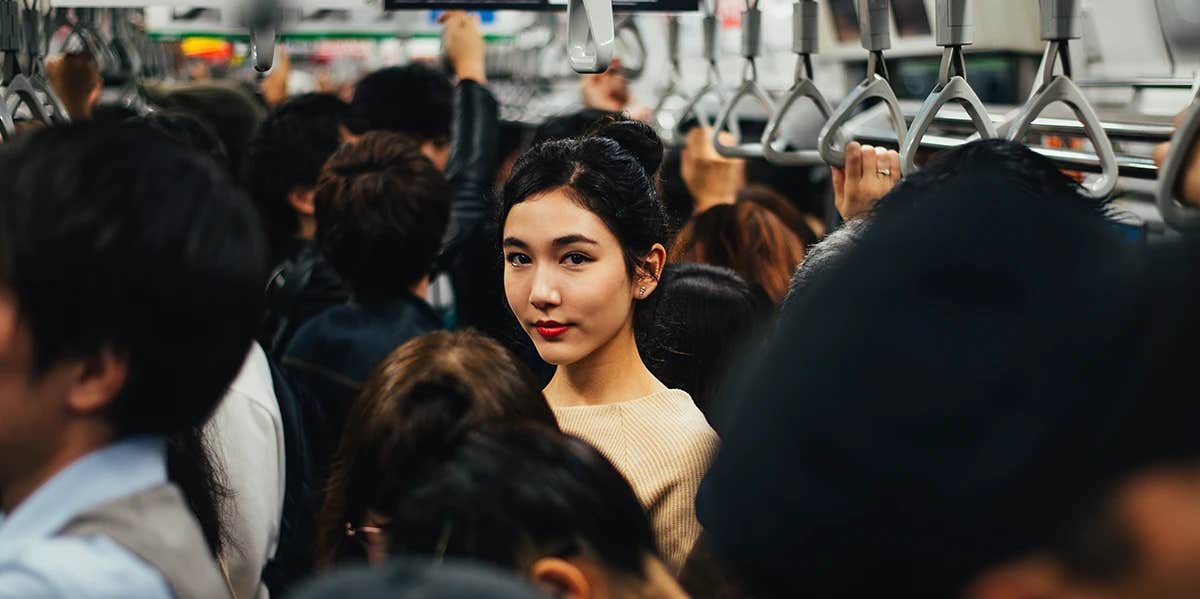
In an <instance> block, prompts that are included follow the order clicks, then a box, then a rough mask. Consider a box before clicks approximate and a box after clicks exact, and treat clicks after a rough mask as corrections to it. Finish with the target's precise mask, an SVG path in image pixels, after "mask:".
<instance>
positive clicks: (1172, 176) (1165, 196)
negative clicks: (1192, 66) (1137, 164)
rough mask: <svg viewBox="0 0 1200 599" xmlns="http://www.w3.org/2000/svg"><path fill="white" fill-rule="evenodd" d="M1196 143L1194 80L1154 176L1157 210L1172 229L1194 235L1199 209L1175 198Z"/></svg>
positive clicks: (1198, 111)
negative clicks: (1155, 179)
mask: <svg viewBox="0 0 1200 599" xmlns="http://www.w3.org/2000/svg"><path fill="white" fill-rule="evenodd" d="M1197 141H1200V78H1197V80H1196V87H1195V93H1194V95H1193V97H1192V103H1191V104H1190V105H1189V106H1188V107H1187V109H1186V110H1184V112H1183V118H1182V121H1181V122H1180V123H1179V127H1178V128H1176V129H1175V134H1174V135H1172V136H1171V151H1170V152H1169V153H1168V154H1167V159H1166V161H1165V162H1163V166H1162V169H1161V170H1160V171H1159V173H1158V194H1157V197H1156V200H1157V202H1158V210H1159V212H1160V213H1162V217H1163V220H1164V221H1165V222H1166V223H1167V225H1169V226H1170V227H1171V228H1172V229H1175V230H1178V231H1186V232H1189V233H1195V232H1198V231H1200V208H1196V207H1194V206H1188V205H1186V204H1184V203H1183V202H1181V201H1179V198H1178V196H1177V195H1176V194H1178V193H1179V186H1180V184H1182V183H1183V179H1184V177H1185V176H1186V175H1187V167H1188V163H1187V159H1188V157H1189V155H1190V154H1191V151H1192V148H1193V147H1194V146H1195V145H1196V142H1197Z"/></svg>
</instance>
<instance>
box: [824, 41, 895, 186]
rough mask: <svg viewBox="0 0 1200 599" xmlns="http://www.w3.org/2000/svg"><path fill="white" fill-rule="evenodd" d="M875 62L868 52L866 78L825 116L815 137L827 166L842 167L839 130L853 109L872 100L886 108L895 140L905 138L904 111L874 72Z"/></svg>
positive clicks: (842, 141) (842, 144)
mask: <svg viewBox="0 0 1200 599" xmlns="http://www.w3.org/2000/svg"><path fill="white" fill-rule="evenodd" d="M877 60H882V58H881V57H877V56H876V55H875V54H874V53H872V54H871V60H869V61H868V63H867V65H868V66H867V78H866V79H864V80H863V82H862V83H859V84H858V86H856V87H855V88H854V89H853V90H852V91H851V92H850V94H849V95H847V96H846V98H845V99H844V100H842V103H841V104H840V105H838V108H837V110H835V111H834V113H833V116H831V117H829V121H828V122H826V123H825V126H824V127H823V128H822V129H821V135H820V137H818V138H817V150H818V151H819V152H820V153H821V158H823V159H824V160H825V162H826V163H828V164H829V165H830V166H837V167H842V166H845V165H846V141H847V140H846V138H845V137H844V136H843V135H842V127H844V126H845V125H846V123H847V122H848V121H849V120H850V119H851V118H853V117H854V109H855V108H858V106H859V105H861V104H862V103H863V102H866V101H867V100H870V99H872V98H878V99H880V100H883V102H884V104H885V105H886V106H887V110H888V116H889V117H891V121H892V130H894V131H895V132H896V141H897V142H898V143H903V142H904V140H905V139H907V138H908V125H907V124H906V123H905V121H904V112H902V111H901V110H900V100H898V99H896V92H895V91H894V90H893V89H892V86H891V84H890V83H888V80H887V79H884V78H883V76H882V75H880V74H879V73H877V72H876V66H875V63H876V61H877Z"/></svg>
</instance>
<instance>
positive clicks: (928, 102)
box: [900, 0, 996, 176]
mask: <svg viewBox="0 0 1200 599" xmlns="http://www.w3.org/2000/svg"><path fill="white" fill-rule="evenodd" d="M937 20H938V21H937V43H938V45H939V46H942V47H944V48H945V51H944V52H943V53H942V64H941V68H940V70H939V72H938V84H937V86H936V87H934V88H933V92H932V93H930V94H929V97H928V98H926V99H925V103H924V104H923V105H922V106H921V110H920V111H918V112H917V116H916V118H914V119H913V123H912V126H911V127H910V128H909V130H908V136H906V137H905V138H904V143H902V144H901V146H900V171H901V172H902V173H904V175H906V176H907V175H909V174H912V173H913V172H916V170H917V164H916V158H917V151H918V150H920V148H921V140H922V139H924V138H925V133H926V132H928V131H929V127H930V125H932V124H933V120H934V118H936V117H937V113H938V111H939V110H941V108H942V106H944V105H945V104H946V103H947V102H955V103H958V104H959V105H961V106H962V107H963V109H964V110H966V111H967V115H968V116H970V117H971V122H972V123H973V124H974V125H975V131H976V132H977V133H978V137H979V138H981V139H991V138H993V137H996V126H995V125H994V124H992V119H991V117H990V116H989V115H988V111H987V108H985V107H984V106H983V102H982V101H981V100H980V99H979V95H978V94H976V93H975V90H974V89H972V88H971V84H969V83H967V78H966V71H967V67H966V60H965V59H964V58H963V53H962V52H963V51H962V47H963V46H966V45H970V44H973V43H975V31H974V25H973V24H972V22H971V3H970V2H969V0H937ZM955 68H957V70H958V74H957V75H955V76H953V77H951V76H950V72H951V70H952V69H955Z"/></svg>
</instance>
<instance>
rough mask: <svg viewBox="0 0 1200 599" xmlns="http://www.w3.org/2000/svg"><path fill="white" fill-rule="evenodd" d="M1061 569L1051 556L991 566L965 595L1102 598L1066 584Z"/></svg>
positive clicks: (982, 598) (984, 598) (970, 598)
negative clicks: (1049, 557)
mask: <svg viewBox="0 0 1200 599" xmlns="http://www.w3.org/2000/svg"><path fill="white" fill-rule="evenodd" d="M1066 582H1067V580H1066V578H1065V577H1064V576H1063V572H1062V569H1061V568H1060V567H1059V566H1058V565H1057V564H1056V563H1055V562H1053V561H1052V560H1050V559H1046V558H1030V559H1025V560H1019V561H1014V562H1010V563H1006V564H1001V565H999V566H995V567H992V568H989V569H988V570H987V571H985V572H984V573H982V574H981V575H979V576H978V577H976V578H975V580H973V581H972V582H971V583H970V584H969V585H967V587H966V590H965V591H964V592H963V594H962V597H963V599H1061V598H1063V597H1071V598H1072V599H1101V597H1103V595H1099V594H1092V593H1091V592H1088V591H1087V590H1084V589H1078V588H1067V587H1068V586H1070V585H1067V584H1066Z"/></svg>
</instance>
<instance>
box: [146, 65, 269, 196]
mask: <svg viewBox="0 0 1200 599" xmlns="http://www.w3.org/2000/svg"><path fill="white" fill-rule="evenodd" d="M150 95H151V96H153V97H152V98H151V99H152V100H153V101H154V102H155V103H156V104H158V105H159V106H161V107H162V108H164V109H166V110H177V111H180V112H186V113H188V114H191V115H192V116H195V117H196V118H198V119H200V120H202V121H204V122H205V123H208V125H209V126H211V127H212V129H213V131H215V132H216V134H217V137H220V138H221V143H222V144H224V146H225V152H226V153H227V154H229V163H230V164H231V165H233V170H234V172H235V173H236V172H238V168H239V167H240V166H241V165H242V163H243V161H244V160H245V158H246V152H247V149H248V146H249V144H250V138H251V136H253V135H254V132H255V130H257V129H258V126H259V124H261V123H262V121H263V119H264V118H265V117H266V109H265V107H263V106H262V105H261V104H260V103H259V102H258V100H257V99H256V98H255V97H254V96H253V95H252V94H251V93H250V92H249V91H247V90H246V89H244V88H243V87H241V86H240V85H238V84H232V83H231V84H224V83H194V84H187V85H180V86H177V87H171V88H168V89H165V90H153V91H152V92H151V94H150ZM264 175H265V174H264Z"/></svg>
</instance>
